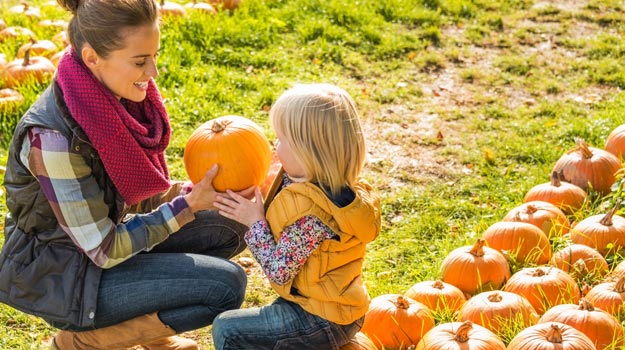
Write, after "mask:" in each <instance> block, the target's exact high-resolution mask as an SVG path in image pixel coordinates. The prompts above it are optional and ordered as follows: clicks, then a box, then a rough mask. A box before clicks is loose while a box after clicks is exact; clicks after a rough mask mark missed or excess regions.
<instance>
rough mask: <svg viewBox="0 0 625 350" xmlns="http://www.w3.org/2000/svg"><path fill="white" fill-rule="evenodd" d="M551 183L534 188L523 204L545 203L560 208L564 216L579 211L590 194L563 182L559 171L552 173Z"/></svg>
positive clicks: (528, 192)
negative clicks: (532, 202)
mask: <svg viewBox="0 0 625 350" xmlns="http://www.w3.org/2000/svg"><path fill="white" fill-rule="evenodd" d="M550 178H551V181H550V182H547V183H542V184H539V185H536V186H534V187H532V188H531V189H530V190H529V191H527V193H526V194H525V197H524V198H523V202H525V203H527V202H531V201H543V202H549V203H551V204H553V205H555V206H556V207H558V208H560V210H562V212H563V213H564V214H573V213H574V212H576V211H577V210H579V209H580V208H581V207H582V206H583V205H584V203H585V202H586V199H587V198H588V194H587V193H586V191H584V190H583V189H582V188H581V187H579V186H577V185H574V184H572V183H569V182H566V181H561V180H560V174H559V173H558V172H557V171H553V172H551V177H550Z"/></svg>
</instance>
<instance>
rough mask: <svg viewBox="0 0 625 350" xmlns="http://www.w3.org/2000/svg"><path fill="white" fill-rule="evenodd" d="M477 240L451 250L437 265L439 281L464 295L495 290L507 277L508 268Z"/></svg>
mask: <svg viewBox="0 0 625 350" xmlns="http://www.w3.org/2000/svg"><path fill="white" fill-rule="evenodd" d="M485 244H486V241H485V240H484V239H481V238H479V239H478V240H477V241H476V242H475V244H474V245H473V246H463V247H460V248H456V249H454V250H453V251H451V252H450V253H449V254H447V256H446V257H445V259H444V260H443V262H442V263H441V268H440V275H441V280H442V281H443V282H447V283H449V284H451V285H454V286H456V287H457V288H458V289H460V290H461V291H462V292H463V293H465V295H473V294H476V293H479V292H482V291H485V290H493V289H499V288H500V287H501V286H502V285H503V284H504V283H505V282H506V280H508V278H509V277H510V265H508V260H507V259H506V257H505V256H504V255H503V254H502V253H501V252H500V251H498V250H496V249H493V248H489V247H486V246H485Z"/></svg>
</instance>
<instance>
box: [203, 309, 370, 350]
mask: <svg viewBox="0 0 625 350" xmlns="http://www.w3.org/2000/svg"><path fill="white" fill-rule="evenodd" d="M363 321H364V316H363V317H362V318H360V319H358V320H356V321H355V322H353V323H351V324H348V325H339V324H336V323H333V322H330V321H328V320H325V319H323V318H321V317H318V316H315V315H313V314H310V313H308V312H306V311H304V309H302V308H301V307H300V306H299V305H297V304H295V303H292V302H289V301H287V300H284V299H282V298H278V299H277V300H276V301H275V302H274V303H273V304H271V305H267V306H263V307H260V308H250V309H240V310H229V311H226V312H223V313H221V314H220V315H219V316H217V318H216V319H215V321H214V322H213V341H214V343H215V349H216V350H245V349H249V350H252V349H253V350H265V349H267V350H269V349H272V350H305V349H314V350H336V349H338V348H339V347H341V346H343V345H345V344H347V343H348V342H349V340H350V339H351V338H352V337H353V336H354V335H355V334H356V333H357V332H358V331H360V328H361V327H362V323H363Z"/></svg>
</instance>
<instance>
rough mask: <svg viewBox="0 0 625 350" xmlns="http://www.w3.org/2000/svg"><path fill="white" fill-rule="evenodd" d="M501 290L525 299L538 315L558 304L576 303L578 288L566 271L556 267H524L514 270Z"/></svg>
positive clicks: (578, 295) (578, 293)
mask: <svg viewBox="0 0 625 350" xmlns="http://www.w3.org/2000/svg"><path fill="white" fill-rule="evenodd" d="M503 290H505V291H507V292H512V293H516V294H519V295H521V296H523V297H525V299H527V300H528V301H529V302H530V304H532V306H533V307H534V309H535V310H536V312H537V313H538V314H539V315H542V314H544V313H545V311H546V310H548V309H549V308H551V307H553V306H554V305H559V304H572V303H577V302H578V301H579V298H580V293H581V292H580V290H579V286H578V285H577V282H576V281H575V280H574V279H573V277H571V276H570V275H569V274H568V273H566V272H564V271H562V270H560V269H559V268H557V267H548V266H543V267H526V268H523V269H521V270H519V271H517V272H515V273H514V274H513V275H512V276H511V277H510V279H509V280H508V282H506V284H505V285H504V287H503Z"/></svg>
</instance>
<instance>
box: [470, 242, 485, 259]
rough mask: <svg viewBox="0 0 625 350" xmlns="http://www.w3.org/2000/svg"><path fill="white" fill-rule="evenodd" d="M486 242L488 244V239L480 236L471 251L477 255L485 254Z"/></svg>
mask: <svg viewBox="0 0 625 350" xmlns="http://www.w3.org/2000/svg"><path fill="white" fill-rule="evenodd" d="M484 244H486V241H485V240H484V239H482V238H478V239H477V242H475V244H474V245H473V247H472V248H471V250H470V251H469V253H471V254H473V256H477V257H480V256H484Z"/></svg>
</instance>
